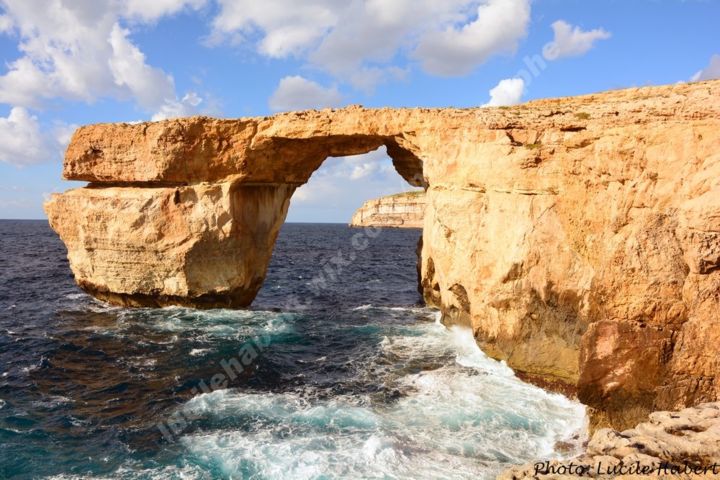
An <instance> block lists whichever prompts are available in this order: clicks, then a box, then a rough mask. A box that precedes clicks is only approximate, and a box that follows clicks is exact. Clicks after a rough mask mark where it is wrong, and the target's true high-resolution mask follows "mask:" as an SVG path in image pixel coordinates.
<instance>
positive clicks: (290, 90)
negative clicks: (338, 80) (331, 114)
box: [269, 75, 342, 112]
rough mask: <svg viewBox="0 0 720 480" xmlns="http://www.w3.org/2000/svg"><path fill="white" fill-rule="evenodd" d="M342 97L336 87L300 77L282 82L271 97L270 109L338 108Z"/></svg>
mask: <svg viewBox="0 0 720 480" xmlns="http://www.w3.org/2000/svg"><path fill="white" fill-rule="evenodd" d="M340 102H342V96H341V95H340V92H338V91H337V88H335V87H329V88H326V87H323V86H322V85H320V84H318V83H316V82H313V81H311V80H307V79H305V78H303V77H300V76H298V75H295V76H290V77H285V78H283V79H282V80H280V84H279V85H278V87H277V89H276V90H275V92H274V93H273V94H272V96H271V97H270V102H269V104H270V108H271V109H272V110H274V111H276V112H280V111H288V110H307V109H310V108H324V107H333V106H337V105H339V104H340Z"/></svg>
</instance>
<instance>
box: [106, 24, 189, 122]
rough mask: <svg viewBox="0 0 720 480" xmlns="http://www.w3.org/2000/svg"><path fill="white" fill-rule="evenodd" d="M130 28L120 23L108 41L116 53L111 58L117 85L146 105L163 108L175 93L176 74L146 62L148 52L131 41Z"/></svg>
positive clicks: (151, 108)
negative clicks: (169, 73) (167, 72)
mask: <svg viewBox="0 0 720 480" xmlns="http://www.w3.org/2000/svg"><path fill="white" fill-rule="evenodd" d="M129 33H130V32H129V31H128V30H124V29H122V28H120V26H119V25H118V24H117V23H116V24H114V25H113V27H112V30H111V31H110V37H109V39H108V42H109V43H110V46H111V47H112V56H111V57H110V58H109V59H108V62H107V63H108V64H109V65H110V71H111V72H112V75H113V79H114V82H115V85H117V86H119V87H125V88H127V89H128V90H129V91H130V93H131V94H132V95H133V96H134V97H135V99H136V100H137V102H138V104H140V105H141V106H142V107H144V108H146V109H148V110H153V109H156V108H161V106H162V105H163V104H165V103H166V102H167V101H171V100H172V99H173V98H174V96H175V93H174V92H175V85H174V82H173V79H172V77H170V76H169V75H167V74H165V73H164V72H163V71H162V70H160V69H157V68H153V67H151V66H149V65H148V64H146V63H145V55H143V53H142V52H141V51H140V49H139V48H137V47H136V46H135V45H133V44H132V42H130V41H129V40H128V34H129Z"/></svg>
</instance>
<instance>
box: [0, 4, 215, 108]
mask: <svg viewBox="0 0 720 480" xmlns="http://www.w3.org/2000/svg"><path fill="white" fill-rule="evenodd" d="M205 3H206V0H159V1H157V0H155V1H152V2H148V1H145V0H142V1H140V0H75V1H72V2H63V1H58V0H55V1H46V0H4V1H3V6H4V8H5V15H4V17H6V18H7V20H3V21H0V28H4V27H3V26H4V25H10V26H9V27H7V28H13V29H14V30H15V31H16V32H17V34H18V38H19V42H18V49H19V51H20V52H22V56H21V57H20V58H18V59H16V60H14V61H12V62H10V63H9V64H8V70H7V72H6V73H5V74H4V75H2V76H0V102H1V103H7V104H10V105H13V106H22V107H32V108H39V107H42V106H43V105H45V104H46V103H47V102H48V100H51V99H57V98H59V99H67V100H79V101H84V102H93V101H95V100H96V99H98V98H106V97H109V98H115V99H119V100H125V99H132V100H134V101H135V102H136V103H137V105H139V106H140V107H141V108H142V109H143V110H145V111H147V112H157V111H160V110H161V109H163V108H166V106H167V105H173V104H174V103H176V102H179V100H178V99H177V96H176V93H175V83H174V80H173V78H172V76H170V75H168V74H167V73H165V72H163V71H162V70H161V69H159V68H156V67H153V66H151V65H149V64H148V63H147V61H146V58H145V55H144V54H143V52H142V51H141V50H140V48H139V47H138V46H137V45H136V44H134V43H133V42H132V40H131V38H130V32H129V30H127V29H126V28H123V27H122V26H121V24H122V22H123V20H130V21H132V22H138V21H155V20H157V19H158V18H160V17H161V16H163V15H170V14H173V13H177V12H179V11H181V10H182V9H185V8H200V7H201V6H202V5H204V4H205Z"/></svg>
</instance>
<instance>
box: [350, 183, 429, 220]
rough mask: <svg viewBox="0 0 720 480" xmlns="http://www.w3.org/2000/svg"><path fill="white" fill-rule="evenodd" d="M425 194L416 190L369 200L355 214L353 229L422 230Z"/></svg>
mask: <svg viewBox="0 0 720 480" xmlns="http://www.w3.org/2000/svg"><path fill="white" fill-rule="evenodd" d="M424 213H425V194H424V192H423V191H422V190H414V191H410V192H404V193H396V194H395V195H387V196H385V197H380V198H376V199H373V200H368V201H367V202H365V203H364V204H363V205H362V206H361V207H360V208H358V209H357V211H356V212H355V213H354V214H353V216H352V219H351V220H350V226H352V227H396V228H422V226H423V219H424Z"/></svg>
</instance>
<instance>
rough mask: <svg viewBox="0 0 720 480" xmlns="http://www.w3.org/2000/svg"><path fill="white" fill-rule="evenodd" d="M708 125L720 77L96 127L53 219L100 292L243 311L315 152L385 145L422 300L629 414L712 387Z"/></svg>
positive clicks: (719, 325) (717, 327) (70, 156)
mask: <svg viewBox="0 0 720 480" xmlns="http://www.w3.org/2000/svg"><path fill="white" fill-rule="evenodd" d="M718 132H720V81H711V82H701V83H691V84H682V85H673V86H666V87H649V88H643V89H630V90H623V91H615V92H607V93H602V94H596V95H587V96H582V97H575V98H563V99H554V100H542V101H536V102H531V103H528V104H524V105H518V106H514V107H510V108H482V109H464V110H458V109H378V110H365V109H362V108H359V107H349V108H347V109H341V110H323V111H310V112H299V113H288V114H281V115H276V116H273V117H264V118H249V119H237V120H214V119H208V118H202V117H196V118H190V119H181V120H170V121H164V122H156V123H146V124H138V125H128V124H108V125H96V126H89V127H83V128H81V129H79V130H78V131H77V132H76V133H75V135H74V136H73V139H72V141H71V143H70V145H69V147H68V151H67V155H66V158H65V165H64V171H63V173H64V176H65V177H66V178H68V179H72V180H86V181H89V182H91V184H90V185H89V186H88V187H86V188H81V189H75V190H71V191H68V192H66V193H63V194H60V195H53V197H52V198H51V199H50V200H49V202H48V203H47V204H46V211H47V213H48V217H49V220H50V224H51V226H52V227H53V228H54V229H55V230H56V231H57V232H58V233H59V234H60V237H61V238H62V240H63V241H64V242H65V244H66V245H67V247H68V258H69V260H70V264H71V267H72V269H73V273H74V274H75V278H76V280H77V282H78V284H80V285H81V286H82V287H83V288H85V289H86V290H88V291H89V292H90V293H92V294H94V295H96V296H98V297H100V298H104V299H108V300H110V301H114V302H116V303H126V304H130V305H135V304H137V305H147V304H158V305H164V304H186V305H203V306H207V305H233V306H239V305H245V304H247V303H249V302H250V300H251V299H252V297H253V296H254V293H255V292H256V291H257V289H258V288H259V286H260V284H261V282H262V279H263V276H264V273H265V268H266V266H267V262H268V260H269V257H270V246H271V245H272V243H273V240H274V238H275V235H277V229H278V228H279V226H280V224H281V223H282V219H283V218H284V216H285V212H286V211H287V203H288V199H289V198H290V195H291V194H292V192H293V191H294V189H295V188H296V187H297V186H299V185H301V184H303V183H304V182H306V181H307V179H308V178H309V176H310V174H311V173H312V171H313V170H314V169H316V168H317V167H318V166H319V165H320V164H321V163H322V161H323V159H324V158H326V157H327V156H329V155H340V154H345V155H347V154H351V153H362V152H364V151H369V150H372V149H374V148H377V147H378V146H380V145H386V146H387V148H388V153H389V154H390V156H391V157H393V159H394V161H395V165H396V168H397V170H398V172H399V173H400V174H401V175H402V176H403V177H404V178H406V179H407V180H409V181H410V183H414V182H417V183H415V184H420V185H422V186H424V187H425V188H426V189H427V195H426V201H427V207H426V215H425V220H424V222H425V224H424V229H423V246H422V280H423V288H424V290H425V292H424V293H425V299H426V301H428V302H429V303H432V304H434V305H436V306H438V307H439V308H440V309H441V310H442V311H443V319H444V321H445V322H457V323H463V324H466V325H469V326H470V327H471V328H472V329H473V333H474V334H475V338H476V339H477V340H478V342H479V343H480V345H481V346H482V347H483V349H484V351H485V352H487V353H488V354H489V355H491V356H493V357H495V358H499V359H504V360H507V362H508V364H509V365H510V366H511V367H513V368H515V369H517V370H519V371H521V372H523V373H524V374H525V375H526V378H530V379H533V380H537V381H539V382H540V383H542V384H545V385H552V384H553V383H554V382H559V383H562V384H563V385H565V386H570V387H571V388H576V389H577V392H578V395H579V398H580V399H581V400H582V401H583V402H585V403H586V404H588V405H590V406H592V407H593V408H594V409H595V412H596V414H595V415H594V416H593V422H594V424H595V425H599V424H603V423H604V424H610V425H613V426H615V427H621V428H624V427H626V426H629V425H631V424H633V423H635V422H636V421H638V420H639V419H640V418H641V417H643V416H644V415H645V414H646V413H647V412H648V411H650V410H652V409H670V408H675V407H678V406H682V405H688V404H693V403H699V402H702V401H711V400H716V399H718V398H720V378H719V377H718V375H717V372H718V371H720V363H718V362H719V361H718V356H717V342H718V341H720V338H718V333H717V332H720V319H718V316H717V312H718V311H719V310H720V299H719V297H718V295H717V292H718V288H719V286H720V257H719V256H718V251H720V237H719V236H718V233H717V232H719V231H720V224H718V219H720V201H718V199H720V156H719V155H718V152H719V151H720V135H718ZM418 165H420V166H421V171H422V173H421V175H420V176H419V177H418V176H416V174H417V173H418V172H417V170H418ZM420 178H421V179H422V180H420ZM637 352H641V354H637Z"/></svg>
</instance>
